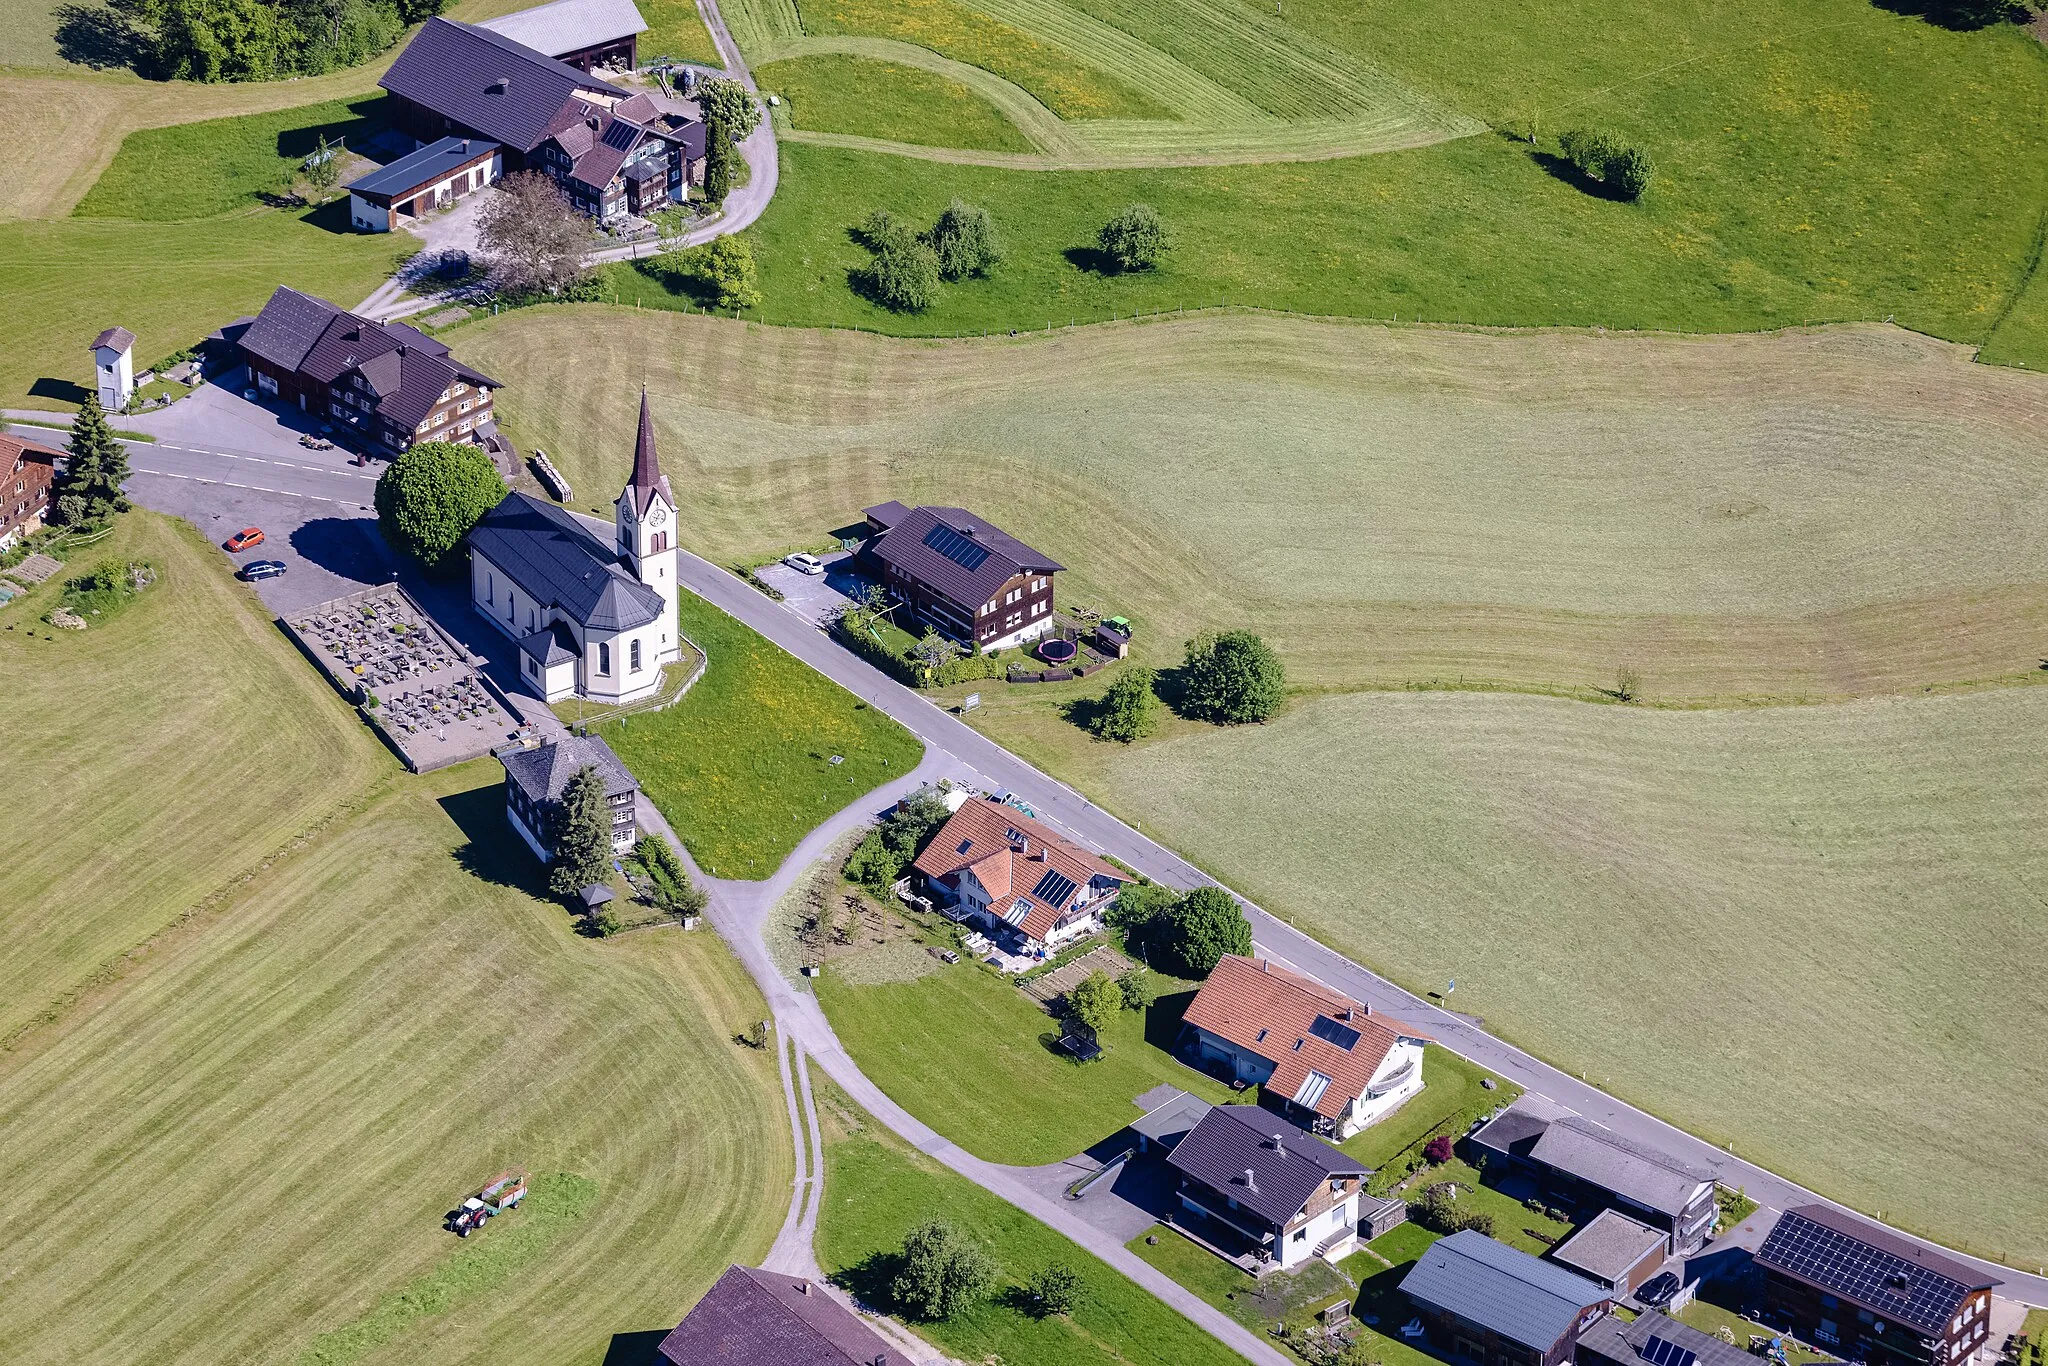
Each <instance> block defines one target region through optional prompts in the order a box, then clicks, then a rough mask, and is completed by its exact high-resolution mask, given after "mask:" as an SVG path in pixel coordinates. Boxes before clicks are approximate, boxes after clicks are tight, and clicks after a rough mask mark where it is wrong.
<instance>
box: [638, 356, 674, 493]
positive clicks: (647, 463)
mask: <svg viewBox="0 0 2048 1366" xmlns="http://www.w3.org/2000/svg"><path fill="white" fill-rule="evenodd" d="M657 492H658V493H660V494H661V496H662V499H663V501H665V502H666V503H667V504H668V505H669V506H670V507H674V506H675V505H676V498H675V495H674V494H673V493H670V492H669V487H668V476H667V475H665V474H663V473H662V472H661V458H660V457H659V456H657V455H656V454H655V453H654V415H653V414H652V413H651V412H649V411H648V407H647V386H646V385H644V384H643V385H641V386H640V435H639V437H638V438H637V439H636V440H635V441H634V443H633V477H632V478H631V479H629V480H627V481H626V495H627V496H630V497H631V498H632V500H633V513H634V515H635V516H636V517H644V516H645V515H646V514H647V504H648V503H649V501H650V500H652V498H653V496H654V495H655V494H656V493H657Z"/></svg>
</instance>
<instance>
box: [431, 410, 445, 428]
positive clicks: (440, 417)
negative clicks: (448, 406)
mask: <svg viewBox="0 0 2048 1366" xmlns="http://www.w3.org/2000/svg"><path fill="white" fill-rule="evenodd" d="M447 420H448V414H446V413H435V414H434V425H435V426H436V427H438V426H440V425H441V424H442V423H444V422H446V421H447Z"/></svg>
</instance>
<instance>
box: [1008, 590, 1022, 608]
mask: <svg viewBox="0 0 2048 1366" xmlns="http://www.w3.org/2000/svg"><path fill="white" fill-rule="evenodd" d="M1023 596H1024V590H1023V589H1021V588H1012V589H1011V590H1010V592H1009V595H1008V596H1007V597H1005V598H1004V599H1003V605H1004V606H1005V607H1007V606H1009V605H1010V604H1011V603H1013V602H1015V601H1016V600H1017V599H1019V598H1021V597H1023Z"/></svg>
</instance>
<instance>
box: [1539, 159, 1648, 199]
mask: <svg viewBox="0 0 2048 1366" xmlns="http://www.w3.org/2000/svg"><path fill="white" fill-rule="evenodd" d="M1529 160H1531V161H1533V162H1535V163H1536V164H1537V165H1538V166H1540V167H1542V168H1543V171H1544V173H1545V174H1547V175H1549V176H1551V177H1552V178H1553V179H1556V180H1562V181H1563V182H1564V183H1565V184H1567V185H1569V186H1571V187H1572V188H1573V189H1575V190H1577V191H1578V192H1579V193H1580V194H1585V195H1591V196H1592V197H1593V198H1595V199H1605V200H1607V201H1608V202H1609V203H1613V204H1625V203H1627V202H1628V196H1626V195H1624V194H1622V193H1621V192H1620V191H1618V190H1616V189H1615V188H1614V187H1613V186H1611V185H1608V184H1607V183H1606V182H1604V181H1600V180H1595V179H1594V178H1593V177H1592V176H1589V175H1587V174H1586V173H1585V172H1584V171H1582V170H1580V169H1579V168H1578V167H1576V166H1574V165H1572V163H1571V162H1570V161H1569V160H1568V159H1567V158H1565V157H1561V156H1559V155H1557V153H1555V152H1546V151H1543V150H1542V149H1540V148H1531V149H1530V150H1529Z"/></svg>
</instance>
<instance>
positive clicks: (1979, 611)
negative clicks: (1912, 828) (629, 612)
mask: <svg viewBox="0 0 2048 1366" xmlns="http://www.w3.org/2000/svg"><path fill="white" fill-rule="evenodd" d="M960 288H962V289H978V288H981V286H979V285H970V286H961V287H960ZM451 340H452V341H453V342H454V344H455V345H456V347H457V349H458V350H459V351H460V353H461V354H462V355H463V357H464V358H465V359H466V360H468V361H469V362H470V363H471V364H474V365H478V366H480V367H482V368H483V369H484V370H485V371H486V372H487V373H490V374H494V375H498V376H500V377H502V378H503V379H505V380H506V382H507V385H508V387H507V388H506V390H505V392H504V397H503V400H502V407H501V410H500V419H499V420H500V421H501V422H503V423H505V424H506V426H507V427H508V429H509V430H510V431H511V432H512V434H513V435H514V437H515V438H516V439H517V440H519V441H520V443H521V444H522V445H525V446H540V447H543V448H545V449H546V450H548V451H549V452H550V454H551V455H553V457H554V458H555V459H556V460H557V462H558V463H559V464H560V465H561V466H562V468H563V471H564V472H565V474H566V475H567V477H568V478H569V479H570V480H571V481H572V482H573V483H575V484H576V485H577V486H578V487H583V486H589V487H593V488H595V487H605V488H612V487H617V485H618V484H619V483H620V482H621V481H622V480H623V479H624V478H625V475H626V465H627V453H628V452H630V451H631V450H632V429H631V421H632V414H633V413H634V412H635V411H636V410H635V409H634V408H633V407H632V406H631V405H630V404H628V403H621V402H620V401H619V399H618V395H617V393H616V383H615V377H616V376H619V375H634V376H644V377H645V378H646V380H647V382H648V383H649V385H650V386H651V390H652V394H653V405H654V414H655V420H656V422H657V424H658V425H659V426H660V427H661V435H662V440H663V446H664V449H665V450H667V451H669V452H670V456H669V459H670V463H671V467H672V468H675V469H677V470H678V478H677V481H676V482H677V487H678V489H680V490H683V493H682V496H683V497H684V499H685V500H686V506H685V508H684V513H685V516H684V519H683V522H682V525H683V527H684V531H683V535H684V536H685V537H686V539H687V541H688V543H689V545H690V547H691V548H692V549H693V550H696V551H697V552H699V553H700V554H703V555H705V556H707V557H709V558H711V559H713V560H715V561H717V562H718V563H734V562H738V561H742V560H747V559H749V558H750V557H751V556H753V555H756V554H762V553H766V552H767V551H769V550H772V549H775V548H777V547H786V546H791V545H804V544H812V543H814V542H815V541H816V540H817V539H818V537H819V536H820V535H821V534H823V533H825V532H827V531H829V530H830V529H831V528H834V527H839V526H843V525H844V524H845V523H846V522H847V521H848V519H849V518H850V517H852V516H854V515H855V514H856V511H857V509H859V508H861V507H864V506H867V505H869V504H872V503H876V502H879V501H881V500H883V499H887V498H901V499H903V500H905V501H907V502H911V503H920V502H926V503H943V504H954V505H959V506H965V507H971V508H974V507H978V508H980V509H981V510H983V511H984V512H985V513H988V514H990V515H998V516H1000V517H1001V519H1002V521H1003V524H1004V526H1005V528H1006V529H1008V530H1009V531H1010V532H1012V533H1013V534H1015V535H1018V536H1021V537H1023V538H1024V539H1025V540H1027V541H1029V542H1030V543H1032V544H1034V545H1038V546H1040V547H1041V548H1042V549H1044V550H1045V551H1046V552H1047V553H1048V554H1052V555H1054V556H1056V557H1057V558H1058V559H1059V560H1060V561H1061V562H1062V563H1064V564H1066V565H1068V566H1069V569H1068V570H1067V572H1066V573H1064V574H1063V575H1062V576H1061V578H1060V597H1061V599H1062V601H1063V602H1065V603H1068V604H1074V603H1082V604H1092V605H1094V606H1097V607H1114V608H1115V609H1116V610H1117V611H1119V612H1121V613H1123V614H1125V615H1127V616H1129V617H1130V618H1131V619H1132V620H1133V621H1134V622H1135V623H1136V625H1137V637H1136V641H1135V647H1134V648H1135V649H1136V650H1137V652H1138V654H1139V655H1140V657H1141V658H1142V659H1143V661H1144V662H1146V663H1149V664H1154V665H1168V664H1172V663H1176V662H1178V657H1179V653H1180V647H1181V643H1182V642H1183V641H1185V640H1186V639H1188V637H1189V636H1191V635H1193V634H1194V633H1195V632H1196V631H1198V630H1201V629H1203V628H1204V627H1216V628H1223V627H1229V626H1235V625H1241V624H1246V625H1255V626H1256V627H1257V629H1258V630H1259V631H1260V632H1261V633H1262V634H1263V635H1265V636H1266V638H1267V639H1268V640H1270V641H1271V642H1273V644H1274V646H1275V647H1276V648H1277V649H1278V650H1279V652H1280V653H1281V655H1282V656H1283V658H1284V659H1285V660H1286V662H1287V667H1288V670H1289V676H1290V678H1291V680H1292V681H1293V682H1294V683H1295V684H1296V685H1298V686H1301V687H1303V688H1306V689H1309V690H1323V689H1353V688H1361V687H1395V688H1400V687H1416V686H1460V685H1464V686H1481V687H1486V686H1498V687H1509V688H1529V689H1536V690H1544V691H1558V692H1567V693H1570V694H1571V695H1575V696H1580V697H1585V698H1589V699H1600V698H1601V697H1602V696H1603V694H1602V693H1601V692H1600V690H1601V689H1607V688H1612V687H1613V686H1614V679H1615V674H1616V671H1617V669H1618V668H1619V666H1621V665H1622V664H1624V663H1626V664H1629V665H1632V666H1633V667H1635V668H1636V669H1637V671H1638V672H1639V673H1640V674H1641V676H1642V679H1643V686H1644V689H1645V692H1646V695H1647V696H1648V697H1650V698H1651V699H1653V700H1655V701H1658V702H1660V703H1726V702H1730V701H1743V700H1751V699H1760V700H1783V699H1831V698H1841V697H1854V696H1862V695H1870V694H1879V693H1899V692H1906V691H1909V690H1910V691H1919V690H1920V689H1922V688H1925V687H1928V686H1935V687H1942V686H1947V685H1952V684H1956V683H1962V682H1974V681H1977V680H1986V679H1998V680H2016V679H2025V678H2036V679H2038V678H2043V677H2044V675H2042V673H2041V671H2040V669H2039V662H2040V658H2041V655H2042V653H2043V651H2042V648H2041V640H2042V636H2043V633H2044V631H2048V542H2044V541H2043V540H2042V539H2041V538H2040V537H2039V536H2038V535H2036V534H2034V532H2033V530H2032V528H2033V527H2035V526H2037V525H2039V524H2040V523H2041V521H2042V520H2043V519H2044V518H2048V465H2044V464H2043V462H2041V461H2040V460H2039V459H2038V458H2036V454H2037V452H2038V449H2039V436H2038V430H2039V424H2040V422H2041V421H2042V420H2043V418H2044V416H2048V380H2044V379H2042V378H2040V377H2038V376H2032V375H2027V374H2024V373H2021V372H2018V371H2009V370H1997V369H1992V368H1990V367H1985V366H1971V365H1968V364H1967V363H1966V361H1967V354H1966V353H1965V352H1963V351H1961V350H1960V349H1959V348H1955V347H1950V346H1945V345H1942V344H1939V343H1935V342H1930V341H1928V340H1926V339H1924V338H1919V337H1915V336H1912V335H1910V334H1905V333H1901V332H1898V331H1896V330H1891V329H1880V328H1870V329H1855V330H1844V331H1839V332H1832V333H1824V334H1820V335H1813V336H1802V335H1794V336H1787V337H1771V338H1687V339H1685V340H1679V339H1675V338H1657V339H1647V338H1645V339H1633V340H1627V341H1622V340H1617V339H1607V340H1602V339H1598V338H1591V337H1559V336H1529V337H1488V336H1475V335H1469V334H1461V333H1455V332H1440V331H1433V330H1418V329H1407V328H1403V329H1398V330H1396V329H1386V328H1377V327H1359V326H1355V325H1349V324H1316V323H1304V322H1299V321H1295V320H1289V319H1278V318H1243V317H1233V318H1210V319H1202V320H1190V321H1187V322H1181V323H1172V324H1166V325H1145V326H1128V325H1126V326H1117V327H1106V328H1093V329H1085V330H1079V331H1075V332H1072V333H1059V334H1055V335H1053V336H1051V337H1045V336H1042V335H1041V336H1037V337H1032V338H1018V339H1015V340H1008V339H1005V340H1001V341H994V340H992V341H989V342H986V343H983V342H979V341H976V342H971V343H944V344H934V343H930V342H917V341H902V340H891V339H886V338H878V337H871V336H861V335H855V334H850V333H845V332H810V331H799V330H794V329H782V328H761V327H756V326H752V325H748V324H738V323H733V322H728V321H721V320H715V319H706V318H703V317H699V316H683V315H679V314H674V313H655V312H652V311H648V312H644V313H639V314H633V313H629V312H625V311H622V310H615V309H602V308H598V307H589V306H585V307H574V308H549V309H537V310H536V309H528V310H522V311H520V312H519V313H517V314H514V315H508V316H505V317H501V318H498V319H495V320H490V321H486V322H481V323H476V324H470V325H466V326H464V327H463V328H462V329H460V331H459V333H457V334H452V335H451ZM1019 488H1027V489H1028V490H1029V491H1030V496H1029V497H1028V498H1019V497H1018V496H1017V490H1018V489H1019ZM1098 526H1113V527H1115V528H1116V529H1117V530H1116V533H1115V534H1096V532H1095V530H1094V528H1096V527H1098ZM1188 564H1199V565H1201V566H1202V567H1203V568H1202V571H1201V573H1200V574H1199V575H1197V576H1195V577H1194V578H1192V579H1191V578H1190V577H1189V576H1188V575H1187V574H1186V573H1184V572H1181V571H1180V569H1179V567H1180V566H1184V565H1188ZM1107 682H1108V680H1107V679H1106V678H1102V679H1098V680H1091V681H1089V682H1087V683H1083V684H1079V685H1075V686H1073V687H1064V686H1047V687H1043V688H1028V689H1024V688H1018V689H1009V690H1001V689H998V690H994V691H991V690H989V689H987V688H981V689H977V690H978V691H980V692H981V693H982V694H983V703H984V708H985V710H984V712H983V713H980V714H979V715H980V716H981V717H982V721H981V724H985V725H988V726H990V727H991V728H992V729H996V730H999V731H1000V733H1001V734H1002V735H1003V737H1004V739H1005V740H1006V742H1010V743H1014V744H1017V745H1019V746H1021V747H1022V748H1023V749H1025V750H1026V751H1027V752H1028V753H1029V755H1030V756H1031V757H1033V758H1034V759H1039V760H1042V761H1044V762H1047V763H1052V764H1055V765H1057V766H1071V765H1089V764H1093V763H1095V762H1098V761H1099V760H1101V759H1103V758H1106V757H1107V755H1108V753H1109V750H1108V749H1107V747H1104V746H1099V745H1096V744H1094V743H1093V742H1090V741H1088V740H1086V738H1085V737H1084V736H1082V735H1081V733H1080V732H1079V731H1078V730H1077V729H1076V728H1075V727H1074V726H1073V725H1072V724H1071V723H1070V722H1068V721H1067V720H1066V719H1065V717H1064V715H1063V712H1062V708H1063V707H1064V705H1065V704H1066V703H1067V702H1068V701H1069V700H1070V699H1071V698H1072V697H1074V696H1076V695H1077V694H1085V693H1087V692H1089V691H1092V690H1094V689H1096V688H1099V687H1103V686H1107ZM1168 733H1169V734H1171V733H1174V731H1173V728H1169V732H1168Z"/></svg>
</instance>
